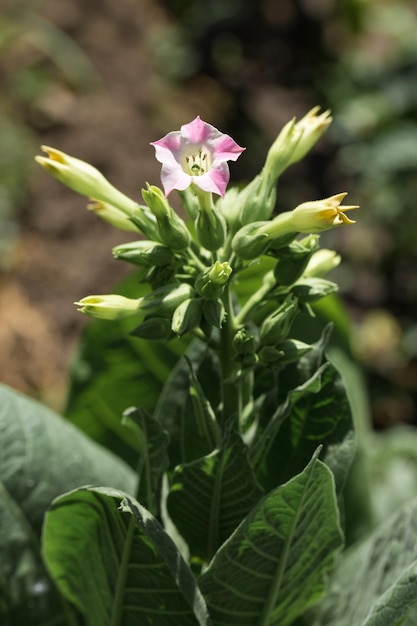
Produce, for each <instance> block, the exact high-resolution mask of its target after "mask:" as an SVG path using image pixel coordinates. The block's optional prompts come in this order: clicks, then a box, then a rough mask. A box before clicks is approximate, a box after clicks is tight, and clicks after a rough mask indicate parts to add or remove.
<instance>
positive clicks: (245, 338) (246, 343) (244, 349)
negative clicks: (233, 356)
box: [232, 328, 258, 354]
mask: <svg viewBox="0 0 417 626" xmlns="http://www.w3.org/2000/svg"><path fill="white" fill-rule="evenodd" d="M232 343H233V347H234V349H235V350H236V352H237V353H238V354H251V353H253V352H255V350H256V347H257V343H258V342H257V340H256V338H255V336H254V335H253V334H252V333H251V332H249V331H248V330H247V329H246V328H239V330H238V331H236V333H235V336H234V337H233V342H232Z"/></svg>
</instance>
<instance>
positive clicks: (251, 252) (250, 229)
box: [232, 222, 272, 260]
mask: <svg viewBox="0 0 417 626" xmlns="http://www.w3.org/2000/svg"><path fill="white" fill-rule="evenodd" d="M269 223H270V222H253V223H252V224H246V226H242V228H240V229H239V230H238V231H237V233H236V234H235V236H234V237H233V239H232V249H233V252H235V254H236V255H237V256H238V257H240V258H241V259H245V260H251V259H256V258H258V257H259V256H261V255H262V254H265V253H266V252H267V251H268V248H269V246H270V245H271V241H272V240H271V238H270V237H269V235H268V233H266V232H263V230H262V228H263V227H264V226H265V225H266V224H269Z"/></svg>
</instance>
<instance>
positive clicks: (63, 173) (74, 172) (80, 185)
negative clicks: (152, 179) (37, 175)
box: [35, 146, 137, 216]
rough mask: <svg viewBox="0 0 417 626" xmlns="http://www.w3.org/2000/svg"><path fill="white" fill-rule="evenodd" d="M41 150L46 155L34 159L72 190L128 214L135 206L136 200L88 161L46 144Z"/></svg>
mask: <svg viewBox="0 0 417 626" xmlns="http://www.w3.org/2000/svg"><path fill="white" fill-rule="evenodd" d="M42 150H44V152H46V153H47V154H48V156H47V157H44V156H37V157H35V161H36V162H37V163H39V164H40V165H42V167H43V168H44V169H45V170H46V171H47V172H49V174H51V175H52V176H54V177H55V178H57V179H58V180H59V181H60V182H61V183H63V184H64V185H66V186H67V187H69V188H70V189H72V190H73V191H76V192H77V193H80V194H81V195H82V196H87V197H89V198H94V199H95V200H100V201H101V202H105V203H106V202H107V203H109V204H111V205H113V206H114V207H116V208H117V209H120V211H122V212H123V213H125V214H126V215H128V216H129V215H130V214H131V212H132V211H133V210H134V209H135V208H136V206H137V204H136V202H134V201H133V200H131V198H128V197H127V196H125V195H124V194H123V193H122V192H121V191H119V190H118V189H116V188H115V187H113V185H112V184H111V183H109V181H108V180H107V179H106V178H105V177H104V176H103V174H102V173H101V172H99V171H98V170H97V169H96V168H95V167H93V166H92V165H90V164H89V163H85V162H84V161H81V160H80V159H76V158H74V157H72V156H69V155H68V154H65V152H61V151H60V150H56V149H55V148H50V147H48V146H42Z"/></svg>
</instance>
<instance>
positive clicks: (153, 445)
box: [122, 407, 169, 515]
mask: <svg viewBox="0 0 417 626" xmlns="http://www.w3.org/2000/svg"><path fill="white" fill-rule="evenodd" d="M122 422H123V423H124V424H125V425H126V427H127V428H130V430H131V432H132V433H133V435H134V436H135V437H136V440H137V442H138V446H139V461H138V468H137V470H138V480H139V487H138V490H137V497H138V498H139V500H140V501H141V502H143V504H144V505H145V506H146V508H147V509H149V511H151V512H152V513H153V514H154V515H156V514H158V513H159V506H158V495H159V493H160V489H161V481H162V475H163V473H164V471H165V470H166V469H167V467H168V454H167V447H168V439H169V437H168V433H167V432H166V431H165V430H164V429H163V428H162V426H161V424H160V423H159V422H157V421H156V420H155V419H153V417H152V416H151V415H149V414H148V413H147V412H146V411H144V410H143V409H136V408H133V407H131V408H130V409H127V410H126V411H125V412H124V414H123V420H122Z"/></svg>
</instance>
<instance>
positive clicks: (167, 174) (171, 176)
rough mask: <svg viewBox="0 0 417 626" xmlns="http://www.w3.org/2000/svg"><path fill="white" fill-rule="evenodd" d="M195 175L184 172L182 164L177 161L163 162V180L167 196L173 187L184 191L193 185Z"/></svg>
mask: <svg viewBox="0 0 417 626" xmlns="http://www.w3.org/2000/svg"><path fill="white" fill-rule="evenodd" d="M193 178H194V177H192V176H189V175H188V174H186V172H184V170H183V169H182V167H181V165H179V164H178V163H177V162H176V161H174V163H166V162H165V163H162V168H161V182H162V186H163V188H164V192H165V197H167V196H168V195H169V194H170V193H171V191H172V190H173V189H178V190H179V191H182V190H183V189H186V188H187V187H189V186H190V185H191V182H192V179H193Z"/></svg>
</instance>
